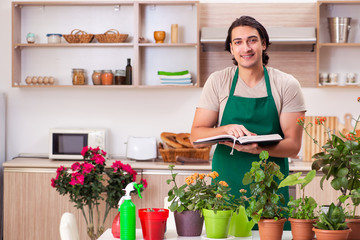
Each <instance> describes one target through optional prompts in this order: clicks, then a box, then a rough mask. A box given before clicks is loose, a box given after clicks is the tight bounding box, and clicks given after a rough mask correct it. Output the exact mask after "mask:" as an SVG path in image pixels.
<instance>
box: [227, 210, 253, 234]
mask: <svg viewBox="0 0 360 240" xmlns="http://www.w3.org/2000/svg"><path fill="white" fill-rule="evenodd" d="M238 211H239V213H236V212H234V213H233V215H232V217H231V220H230V229H229V235H231V236H234V237H250V236H251V235H252V233H251V229H252V228H253V227H254V225H255V222H254V221H253V220H250V221H249V219H248V217H247V216H246V211H245V208H244V207H243V206H239V208H238Z"/></svg>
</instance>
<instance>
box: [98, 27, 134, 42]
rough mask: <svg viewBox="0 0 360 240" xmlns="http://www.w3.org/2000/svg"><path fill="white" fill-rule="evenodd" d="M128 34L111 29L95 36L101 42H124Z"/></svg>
mask: <svg viewBox="0 0 360 240" xmlns="http://www.w3.org/2000/svg"><path fill="white" fill-rule="evenodd" d="M127 37H128V34H120V33H119V31H118V30H116V29H110V30H108V31H106V32H105V33H104V34H96V35H95V38H96V40H98V42H99V43H122V42H125V40H126V39H127Z"/></svg>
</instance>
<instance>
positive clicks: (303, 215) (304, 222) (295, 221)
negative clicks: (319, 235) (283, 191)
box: [279, 170, 317, 240]
mask: <svg viewBox="0 0 360 240" xmlns="http://www.w3.org/2000/svg"><path fill="white" fill-rule="evenodd" d="M301 174H302V173H301V172H298V173H295V174H292V175H289V176H288V177H286V178H285V179H284V180H283V181H281V183H280V184H279V188H280V187H285V186H294V185H297V184H298V185H299V186H300V190H301V192H302V196H301V197H300V198H298V199H294V198H293V197H292V196H291V197H290V201H289V202H288V207H289V216H290V217H289V219H288V220H289V221H290V223H291V233H292V237H293V240H309V239H313V238H314V235H315V232H314V231H313V230H312V228H313V224H315V223H316V219H317V217H316V215H315V209H316V207H317V203H316V201H315V199H314V198H312V197H309V196H305V186H306V185H308V184H309V183H310V182H311V181H312V180H313V179H314V177H315V175H316V171H315V170H311V171H310V172H308V173H307V175H306V176H305V177H304V178H302V179H301V178H300V176H301Z"/></svg>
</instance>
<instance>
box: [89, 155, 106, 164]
mask: <svg viewBox="0 0 360 240" xmlns="http://www.w3.org/2000/svg"><path fill="white" fill-rule="evenodd" d="M91 160H95V163H96V164H100V165H104V162H105V158H104V157H103V156H101V155H99V154H96V155H95V156H94V157H93V158H92V159H91Z"/></svg>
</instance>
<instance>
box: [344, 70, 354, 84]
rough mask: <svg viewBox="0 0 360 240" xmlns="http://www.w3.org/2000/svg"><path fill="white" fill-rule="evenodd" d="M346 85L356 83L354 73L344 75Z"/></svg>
mask: <svg viewBox="0 0 360 240" xmlns="http://www.w3.org/2000/svg"><path fill="white" fill-rule="evenodd" d="M346 83H350V84H351V83H356V73H350V72H349V73H346Z"/></svg>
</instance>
